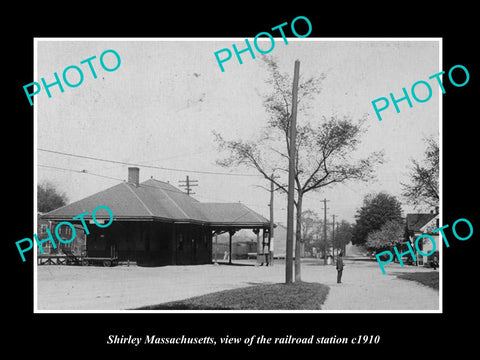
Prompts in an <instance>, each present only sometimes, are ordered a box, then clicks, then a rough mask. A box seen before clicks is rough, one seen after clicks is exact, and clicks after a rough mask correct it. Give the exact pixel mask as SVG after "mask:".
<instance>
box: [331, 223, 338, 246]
mask: <svg viewBox="0 0 480 360" xmlns="http://www.w3.org/2000/svg"><path fill="white" fill-rule="evenodd" d="M332 217H333V222H332V246H333V251H334V253H333V255H335V214H333V215H332ZM337 255H338V249H337Z"/></svg>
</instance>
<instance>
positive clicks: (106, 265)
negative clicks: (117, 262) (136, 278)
mask: <svg viewBox="0 0 480 360" xmlns="http://www.w3.org/2000/svg"><path fill="white" fill-rule="evenodd" d="M103 266H104V267H110V266H112V262H111V261H110V260H103Z"/></svg>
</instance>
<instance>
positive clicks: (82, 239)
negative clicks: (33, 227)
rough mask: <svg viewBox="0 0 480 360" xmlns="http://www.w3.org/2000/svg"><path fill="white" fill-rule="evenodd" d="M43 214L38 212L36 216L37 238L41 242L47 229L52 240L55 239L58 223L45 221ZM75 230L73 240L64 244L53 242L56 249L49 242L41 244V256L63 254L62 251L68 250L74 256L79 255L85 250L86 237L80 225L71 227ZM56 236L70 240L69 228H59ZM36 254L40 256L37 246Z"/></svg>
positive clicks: (45, 236)
mask: <svg viewBox="0 0 480 360" xmlns="http://www.w3.org/2000/svg"><path fill="white" fill-rule="evenodd" d="M42 216H43V213H41V212H39V213H38V214H37V232H36V234H37V237H38V240H43V239H46V238H47V237H48V233H47V229H48V230H49V231H50V233H51V234H52V236H53V238H54V239H55V227H56V226H57V224H58V222H55V221H51V220H45V219H43V218H42ZM73 226H74V228H75V238H74V239H73V240H72V241H71V242H69V243H67V244H65V243H62V242H60V241H55V244H56V246H57V247H56V248H54V247H53V245H52V243H51V242H50V241H46V242H44V243H42V249H43V254H45V255H51V254H60V255H62V254H63V251H62V250H69V251H71V252H72V253H74V254H75V255H81V254H82V252H84V251H85V249H86V240H87V238H86V236H85V231H84V229H83V226H82V225H73ZM58 234H59V236H60V237H61V238H62V239H66V240H67V239H71V238H72V229H71V228H70V227H69V226H60V227H59V228H58ZM36 248H37V254H40V255H41V254H42V253H41V252H40V249H39V247H38V246H36Z"/></svg>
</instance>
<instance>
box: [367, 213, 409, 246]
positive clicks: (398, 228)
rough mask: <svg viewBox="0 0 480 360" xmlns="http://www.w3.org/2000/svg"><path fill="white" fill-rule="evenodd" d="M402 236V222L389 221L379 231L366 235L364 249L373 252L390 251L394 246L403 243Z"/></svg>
mask: <svg viewBox="0 0 480 360" xmlns="http://www.w3.org/2000/svg"><path fill="white" fill-rule="evenodd" d="M404 235H405V224H404V223H403V222H402V221H398V220H389V221H387V222H386V223H385V224H383V225H382V227H381V228H380V230H376V231H372V232H370V233H369V234H368V236H367V241H366V242H365V247H366V248H367V249H369V250H372V251H375V252H379V251H384V250H391V249H392V248H393V247H394V246H397V245H400V244H403V243H404V242H405V240H404Z"/></svg>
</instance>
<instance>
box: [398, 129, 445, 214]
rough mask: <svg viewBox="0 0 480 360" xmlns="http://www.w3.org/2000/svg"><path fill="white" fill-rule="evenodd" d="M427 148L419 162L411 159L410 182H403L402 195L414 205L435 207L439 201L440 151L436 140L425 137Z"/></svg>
mask: <svg viewBox="0 0 480 360" xmlns="http://www.w3.org/2000/svg"><path fill="white" fill-rule="evenodd" d="M426 142H427V149H426V150H425V157H424V159H423V160H422V162H421V163H419V162H418V161H416V160H412V164H413V166H412V168H411V171H410V183H408V184H403V183H402V188H403V193H402V195H403V196H404V197H405V199H407V201H408V202H409V203H411V204H412V205H414V206H415V207H417V208H418V207H420V206H421V205H427V206H428V207H436V206H438V203H439V184H438V183H439V164H440V153H439V148H438V142H437V141H436V140H435V139H433V138H430V139H426Z"/></svg>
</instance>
